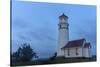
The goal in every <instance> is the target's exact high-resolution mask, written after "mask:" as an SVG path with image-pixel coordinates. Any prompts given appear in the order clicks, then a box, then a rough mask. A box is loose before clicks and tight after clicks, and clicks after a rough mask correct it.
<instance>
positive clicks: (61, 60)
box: [11, 57, 96, 67]
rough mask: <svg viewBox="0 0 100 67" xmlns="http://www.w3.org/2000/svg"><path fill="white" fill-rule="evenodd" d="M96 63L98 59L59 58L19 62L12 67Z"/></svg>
mask: <svg viewBox="0 0 100 67" xmlns="http://www.w3.org/2000/svg"><path fill="white" fill-rule="evenodd" d="M93 61H96V58H64V57H57V58H55V59H53V60H50V59H47V60H37V61H31V62H17V63H13V64H12V65H11V66H13V67H14V66H27V65H44V64H61V63H77V62H78V63H79V62H93Z"/></svg>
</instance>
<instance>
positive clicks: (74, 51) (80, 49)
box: [64, 47, 83, 58]
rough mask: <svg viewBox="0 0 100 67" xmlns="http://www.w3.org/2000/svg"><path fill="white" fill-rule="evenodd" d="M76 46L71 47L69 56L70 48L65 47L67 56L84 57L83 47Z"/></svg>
mask: <svg viewBox="0 0 100 67" xmlns="http://www.w3.org/2000/svg"><path fill="white" fill-rule="evenodd" d="M76 48H77V49H78V50H77V53H78V55H76ZM76 48H69V53H70V55H69V56H68V49H67V48H66V49H65V53H64V54H65V57H66V58H67V57H83V56H82V48H81V47H76Z"/></svg>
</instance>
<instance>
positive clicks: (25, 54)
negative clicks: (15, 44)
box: [12, 43, 37, 62]
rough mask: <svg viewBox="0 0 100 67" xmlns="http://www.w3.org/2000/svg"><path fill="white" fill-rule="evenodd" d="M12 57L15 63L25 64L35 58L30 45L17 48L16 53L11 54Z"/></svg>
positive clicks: (25, 44)
mask: <svg viewBox="0 0 100 67" xmlns="http://www.w3.org/2000/svg"><path fill="white" fill-rule="evenodd" d="M12 57H13V58H14V60H15V61H16V62H27V61H31V60H32V58H36V57H37V55H36V52H34V51H33V49H32V48H31V46H30V44H27V43H24V44H23V45H22V47H19V48H18V50H17V51H16V52H14V53H13V55H12Z"/></svg>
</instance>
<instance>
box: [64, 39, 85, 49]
mask: <svg viewBox="0 0 100 67" xmlns="http://www.w3.org/2000/svg"><path fill="white" fill-rule="evenodd" d="M84 41H85V39H78V40H73V41H69V42H68V43H67V44H66V45H65V46H64V47H63V48H70V47H82V45H83V43H84Z"/></svg>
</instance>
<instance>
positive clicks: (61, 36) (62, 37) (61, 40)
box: [57, 13, 69, 56]
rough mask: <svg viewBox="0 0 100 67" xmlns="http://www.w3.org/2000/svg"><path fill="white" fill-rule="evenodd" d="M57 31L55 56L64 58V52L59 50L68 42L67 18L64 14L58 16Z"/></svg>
mask: <svg viewBox="0 0 100 67" xmlns="http://www.w3.org/2000/svg"><path fill="white" fill-rule="evenodd" d="M58 30H59V33H58V48H57V56H64V51H63V50H62V49H61V48H62V47H64V46H65V45H66V44H67V43H68V41H69V29H68V17H67V16H66V15H65V14H64V13H63V14H62V15H61V16H59V24H58Z"/></svg>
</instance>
